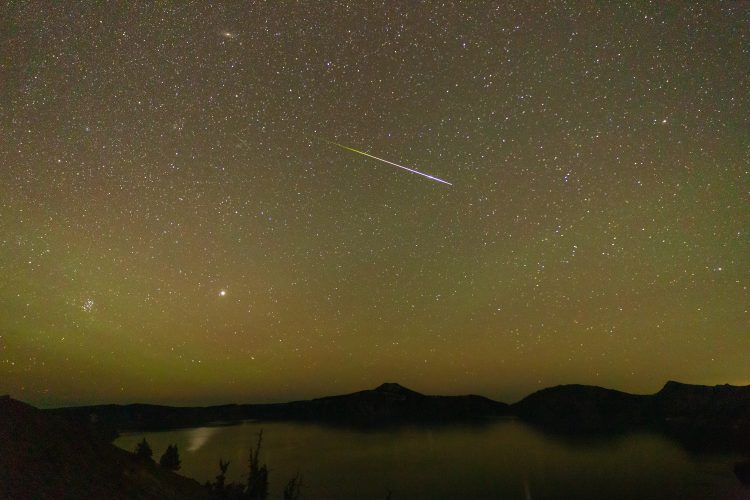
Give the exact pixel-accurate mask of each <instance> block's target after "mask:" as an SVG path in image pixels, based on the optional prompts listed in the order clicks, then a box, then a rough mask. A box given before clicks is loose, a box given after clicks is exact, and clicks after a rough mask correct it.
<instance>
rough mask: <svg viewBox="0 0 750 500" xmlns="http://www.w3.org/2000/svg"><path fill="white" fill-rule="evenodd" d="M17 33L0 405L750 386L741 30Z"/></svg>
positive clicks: (304, 22) (102, 25) (658, 22)
mask: <svg viewBox="0 0 750 500" xmlns="http://www.w3.org/2000/svg"><path fill="white" fill-rule="evenodd" d="M0 19H2V21H0V23H1V25H2V27H3V29H2V30H0V77H1V78H2V80H1V81H0V103H1V105H0V133H1V134H2V135H1V137H2V140H0V276H2V277H3V279H2V280H0V392H9V393H11V394H12V395H14V396H15V397H18V398H21V399H24V400H27V401H30V402H33V403H36V404H41V405H55V404H73V403H91V402H112V401H135V400H138V401H157V402H162V403H214V402H229V401H271V400H288V399H293V398H301V397H311V396H319V395H323V394H331V393H338V392H346V391H351V390H359V389H362V388H365V387H370V386H375V385H377V384H379V383H381V382H383V381H398V382H400V383H402V384H404V385H407V386H411V387H414V388H415V389H417V390H420V391H423V392H432V393H445V394H450V393H465V392H474V393H480V394H484V395H487V396H490V397H494V398H498V399H502V400H505V401H512V400H514V399H517V398H519V397H521V396H523V395H525V394H526V393H528V392H530V391H532V390H535V389H537V388H540V387H544V386H548V385H554V384H558V383H573V382H576V383H589V384H597V385H605V386H610V387H616V388H619V389H624V390H630V391H634V392H651V391H654V390H657V389H658V388H659V387H660V386H661V384H662V383H663V382H664V381H665V380H667V379H680V380H684V381H686V382H694V383H710V384H713V383H725V382H730V383H738V384H750V378H748V373H750V372H749V370H750V356H748V354H750V314H749V313H748V306H750V293H749V292H748V278H749V277H750V248H749V242H750V238H749V236H748V229H749V228H750V209H749V207H748V202H749V201H750V190H749V187H750V112H749V111H750V9H748V8H747V4H746V3H744V2H698V3H693V2H645V1H632V2H603V3H597V2H588V1H567V2H566V1H545V2H537V1H531V2H515V1H513V2H499V3H498V2H486V3H485V2H456V3H454V2H425V3H417V2H301V3H287V2H269V3H260V2H226V3H215V2H214V3H207V2H196V1H193V2H175V3H157V4H151V3H143V2H92V3H82V4H69V3H49V2H35V1H18V2H10V3H7V4H6V5H5V6H3V7H0ZM329 141H331V142H335V143H338V144H343V145H346V146H348V147H352V148H356V149H357V150H361V151H367V152H370V153H372V154H374V155H377V156H378V157H381V158H385V159H387V160H389V161H393V162H396V163H398V164H403V165H407V166H410V167H413V168H416V169H419V170H421V171H424V172H428V173H429V174H431V175H434V176H436V177H438V178H440V179H445V180H447V181H449V182H450V183H451V184H452V185H451V186H447V185H442V184H438V183H435V182H431V181H430V180H428V179H424V178H421V177H419V176H416V175H411V174H409V173H408V172H404V171H400V170H399V169H396V168H393V167H391V166H389V165H386V164H383V163H381V162H378V161H375V160H372V159H369V158H365V157H363V156H361V155H357V154H352V153H351V152H349V151H346V150H343V149H342V148H337V147H335V146H332V145H331V142H329Z"/></svg>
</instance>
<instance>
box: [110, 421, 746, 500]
mask: <svg viewBox="0 0 750 500" xmlns="http://www.w3.org/2000/svg"><path fill="white" fill-rule="evenodd" d="M261 428H262V429H263V451H262V459H263V460H264V461H265V462H266V463H267V464H268V466H269V468H270V469H271V474H270V482H271V485H270V486H271V494H272V496H273V497H274V498H277V497H280V496H281V492H282V489H283V487H284V484H285V483H286V481H287V480H288V479H289V478H291V477H292V476H294V475H295V474H296V473H297V472H299V473H300V474H301V475H302V480H303V483H304V490H303V495H304V496H305V498H352V497H356V498H378V499H383V498H385V497H386V494H387V492H388V491H389V490H391V491H393V493H394V498H395V499H396V500H398V499H401V498H518V499H534V500H539V499H552V498H580V499H599V498H614V499H618V498H619V499H631V498H654V499H657V498H658V499H669V498H679V499H691V498H695V499H698V498H701V499H703V498H717V499H719V498H720V499H733V498H737V499H740V498H749V497H750V490H749V489H746V488H745V487H744V486H743V485H742V484H741V483H740V482H739V481H738V479H737V476H735V474H734V464H735V463H736V462H737V461H738V460H740V459H741V457H739V456H737V455H729V454H724V455H718V454H714V455H703V454H694V453H690V452H687V451H685V450H684V449H682V448H681V447H680V446H679V445H678V444H676V443H674V442H672V441H670V440H668V439H667V438H665V437H663V436H660V435H656V434H646V433H641V434H628V435H624V436H619V437H614V438H611V439H599V440H592V439H590V438H589V439H586V440H581V441H576V440H575V439H574V438H570V437H568V438H566V439H565V440H559V439H557V438H554V437H550V436H548V435H546V434H543V433H541V432H539V431H538V430H536V429H534V428H531V427H529V426H527V425H525V424H523V423H522V422H519V421H515V420H501V421H497V422H494V423H492V424H488V425H483V426H466V425H462V426H444V427H400V428H396V429H383V430H375V431H373V430H371V431H360V430H355V429H348V428H336V427H327V426H321V425H315V424H305V423H288V422H263V423H259V422H244V423H241V424H237V425H232V426H225V427H202V428H197V429H182V430H174V431H165V432H150V433H133V434H127V435H123V436H122V437H120V438H119V439H118V440H117V441H116V442H115V444H117V445H118V446H120V447H122V448H125V449H128V450H132V449H134V448H135V445H136V443H137V442H138V441H139V440H140V439H142V438H143V437H145V438H146V439H147V440H148V441H149V443H150V444H151V447H152V448H153V449H154V456H156V457H158V456H161V453H163V451H164V450H165V449H166V447H167V445H168V444H170V443H177V446H178V448H179V450H180V458H181V459H182V469H181V470H180V473H182V474H184V475H186V476H189V477H193V478H195V479H197V480H198V481H200V482H201V483H203V482H205V481H207V480H213V479H214V477H215V476H216V475H217V474H218V462H219V459H220V458H222V459H224V460H229V461H230V462H231V464H230V466H229V471H228V473H227V480H228V481H244V480H245V479H246V478H245V475H246V473H247V460H248V456H249V453H250V448H251V446H252V444H253V443H254V442H255V438H256V437H257V433H258V431H259V430H260V429H261Z"/></svg>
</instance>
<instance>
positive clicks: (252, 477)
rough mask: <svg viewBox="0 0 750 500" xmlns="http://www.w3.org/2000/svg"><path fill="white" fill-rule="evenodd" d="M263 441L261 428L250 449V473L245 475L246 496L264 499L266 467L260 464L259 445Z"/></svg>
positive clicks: (266, 485) (266, 482)
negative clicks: (252, 447) (253, 445)
mask: <svg viewBox="0 0 750 500" xmlns="http://www.w3.org/2000/svg"><path fill="white" fill-rule="evenodd" d="M262 443H263V430H262V429H261V431H260V432H259V433H258V442H257V443H256V445H255V449H254V450H251V451H250V474H248V477H247V498H249V499H250V500H265V499H266V498H268V467H267V466H266V464H263V465H260V446H261V444H262Z"/></svg>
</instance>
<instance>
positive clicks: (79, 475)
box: [0, 396, 212, 499]
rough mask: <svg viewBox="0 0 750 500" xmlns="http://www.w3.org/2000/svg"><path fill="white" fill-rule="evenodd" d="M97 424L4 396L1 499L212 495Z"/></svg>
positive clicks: (0, 421)
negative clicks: (122, 444) (117, 444)
mask: <svg viewBox="0 0 750 500" xmlns="http://www.w3.org/2000/svg"><path fill="white" fill-rule="evenodd" d="M113 437H114V436H113V435H109V434H103V433H101V432H100V430H99V428H98V427H96V426H90V425H88V424H87V423H86V422H83V421H80V420H76V419H66V418H64V417H62V416H60V415H56V414H54V412H47V411H42V410H38V409H36V408H34V407H33V406H29V405H27V404H25V403H22V402H20V401H16V400H14V399H11V398H10V397H8V396H2V397H0V498H18V499H20V498H50V499H52V498H165V499H178V498H189V499H199V498H212V496H210V494H209V492H208V491H207V490H206V489H205V488H203V487H202V486H201V485H199V484H198V483H197V482H196V481H194V480H192V479H188V478H186V477H183V476H179V475H177V474H174V473H172V472H170V471H168V470H166V469H164V468H162V467H159V466H158V465H157V464H155V463H153V462H151V461H149V462H146V461H142V460H138V459H137V458H136V457H135V455H133V454H132V453H128V452H127V451H124V450H121V449H119V448H116V447H115V446H114V445H113V444H111V443H110V441H111V439H112V438H113Z"/></svg>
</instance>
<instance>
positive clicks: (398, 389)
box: [374, 382, 419, 394]
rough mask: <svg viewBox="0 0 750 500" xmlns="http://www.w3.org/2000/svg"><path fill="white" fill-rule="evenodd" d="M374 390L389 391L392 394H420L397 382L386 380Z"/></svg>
mask: <svg viewBox="0 0 750 500" xmlns="http://www.w3.org/2000/svg"><path fill="white" fill-rule="evenodd" d="M374 390H375V391H377V392H388V393H391V394H419V393H418V392H416V391H412V390H411V389H407V388H406V387H404V386H403V385H401V384H397V383H395V382H386V383H385V384H381V385H379V386H377V387H376V388H375V389H374Z"/></svg>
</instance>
